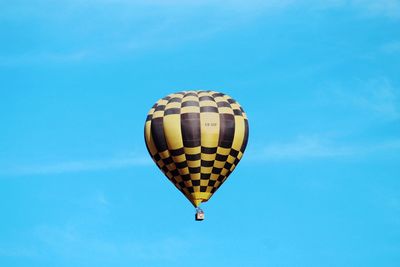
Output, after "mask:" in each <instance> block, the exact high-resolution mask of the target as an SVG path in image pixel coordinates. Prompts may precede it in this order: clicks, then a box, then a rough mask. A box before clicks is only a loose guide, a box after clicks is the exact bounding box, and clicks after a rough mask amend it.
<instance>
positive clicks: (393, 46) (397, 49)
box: [381, 41, 400, 54]
mask: <svg viewBox="0 0 400 267" xmlns="http://www.w3.org/2000/svg"><path fill="white" fill-rule="evenodd" d="M381 50H382V51H383V52H384V53H388V54H393V53H400V41H393V42H389V43H386V44H384V45H382V47H381Z"/></svg>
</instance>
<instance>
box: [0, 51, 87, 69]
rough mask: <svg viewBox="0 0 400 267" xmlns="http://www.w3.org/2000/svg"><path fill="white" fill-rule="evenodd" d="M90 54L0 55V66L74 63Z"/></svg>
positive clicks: (78, 52) (81, 52)
mask: <svg viewBox="0 0 400 267" xmlns="http://www.w3.org/2000/svg"><path fill="white" fill-rule="evenodd" d="M89 55H90V53H88V52H87V51H72V52H65V53H60V52H50V51H45V52H39V53H33V52H32V53H26V54H21V55H7V56H1V55H0V66H14V65H21V64H23V65H26V64H40V63H76V62H80V61H82V60H85V59H86V58H88V57H89Z"/></svg>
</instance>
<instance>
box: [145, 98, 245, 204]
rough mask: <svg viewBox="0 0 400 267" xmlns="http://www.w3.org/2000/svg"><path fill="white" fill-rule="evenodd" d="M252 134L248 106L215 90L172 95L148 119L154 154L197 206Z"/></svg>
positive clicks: (224, 175)
mask: <svg viewBox="0 0 400 267" xmlns="http://www.w3.org/2000/svg"><path fill="white" fill-rule="evenodd" d="M248 135H249V125H248V120H247V117H246V114H245V112H244V110H243V108H242V107H241V106H240V105H239V103H238V102H236V101H235V100H234V99H233V98H231V97H229V96H228V95H225V94H223V93H219V92H215V91H183V92H177V93H174V94H170V95H168V96H166V97H164V98H162V99H160V100H158V101H157V103H156V104H155V105H154V106H153V107H152V108H151V109H150V112H149V113H148V116H147V119H146V123H145V141H146V146H147V149H148V151H149V153H150V156H151V157H152V158H153V160H154V162H155V163H156V164H157V166H158V167H159V168H160V169H161V171H162V172H163V173H164V174H165V175H166V176H167V177H168V179H169V180H170V181H171V182H172V183H173V184H174V185H175V187H176V188H177V189H179V191H181V192H182V193H183V194H184V195H185V196H186V198H187V199H188V200H189V201H190V202H191V203H192V204H193V205H194V206H195V207H198V206H199V205H200V203H201V202H205V201H207V200H209V199H210V198H211V196H212V195H213V194H214V193H215V192H216V191H217V190H218V188H219V187H220V186H221V185H222V184H223V183H224V182H225V180H226V179H227V178H228V176H229V175H230V174H231V173H232V171H233V170H234V169H235V167H236V166H237V165H238V163H239V161H240V159H241V158H242V156H243V153H244V151H245V149H246V145H247V140H248Z"/></svg>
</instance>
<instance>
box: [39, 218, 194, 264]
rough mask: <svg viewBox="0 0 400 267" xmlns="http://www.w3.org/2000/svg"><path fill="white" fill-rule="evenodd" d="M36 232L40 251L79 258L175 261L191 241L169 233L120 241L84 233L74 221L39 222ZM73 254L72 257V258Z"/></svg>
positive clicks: (74, 258)
mask: <svg viewBox="0 0 400 267" xmlns="http://www.w3.org/2000/svg"><path fill="white" fill-rule="evenodd" d="M35 234H36V236H37V238H38V240H39V241H40V245H41V246H40V247H41V248H42V250H43V251H41V252H42V253H48V252H50V253H54V254H55V255H57V256H58V257H61V258H64V257H66V258H68V259H69V260H72V261H81V260H84V259H88V258H91V257H92V256H93V255H96V258H97V260H98V261H110V262H115V261H116V260H118V259H120V258H123V259H124V260H125V261H126V260H136V261H137V260H139V261H160V260H162V261H175V260H179V257H180V256H181V255H182V253H184V251H185V250H187V249H188V248H190V246H191V244H190V243H188V242H186V241H185V240H184V239H181V238H178V237H175V236H171V237H164V238H159V239H157V240H152V239H151V238H147V239H146V240H131V241H121V240H114V239H99V238H95V237H91V236H86V235H85V233H84V232H82V231H81V230H80V229H79V228H78V227H77V226H76V225H73V224H66V225H63V226H51V225H42V226H40V227H37V229H36V230H35ZM71 257H72V258H71Z"/></svg>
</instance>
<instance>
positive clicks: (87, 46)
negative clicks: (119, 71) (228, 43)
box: [0, 0, 400, 66]
mask: <svg viewBox="0 0 400 267" xmlns="http://www.w3.org/2000/svg"><path fill="white" fill-rule="evenodd" d="M291 8H296V9H304V10H313V9H314V12H320V10H321V9H324V10H330V9H355V10H358V11H359V13H360V12H361V13H366V14H371V15H380V16H385V17H395V18H397V17H400V1H398V0H382V1H371V0H329V1H322V2H321V1H315V0H311V1H303V0H300V1H294V0H281V1H278V0H267V1H262V0H253V1H244V0H228V1H212V0H206V1H184V0H165V1H162V0H153V1H144V0H134V1H128V0H117V1H114V0H84V1H77V0H63V1H57V2H54V1H49V0H39V1H35V2H34V3H33V2H31V1H22V2H18V4H14V3H12V2H10V3H8V4H6V5H4V6H2V10H0V18H3V19H6V20H8V21H19V22H18V23H20V22H21V21H23V22H24V23H30V22H31V21H34V22H35V24H38V23H39V25H43V28H44V29H46V30H45V31H43V32H41V33H40V34H38V33H37V32H36V30H34V29H33V28H32V29H30V28H29V27H27V28H26V30H25V32H27V33H28V32H29V30H32V31H33V32H32V33H31V34H34V35H35V36H36V35H38V36H39V39H38V40H37V42H36V45H39V46H40V48H41V51H36V50H31V48H29V47H27V48H26V51H24V52H21V53H20V54H16V55H7V56H1V54H0V65H3V66H13V65H24V64H35V65H36V64H41V63H57V64H64V63H76V62H81V61H83V60H85V61H87V60H89V61H90V60H98V59H104V58H107V59H109V58H113V57H120V56H128V55H129V56H135V55H140V54H141V53H143V52H144V51H149V50H151V51H153V50H155V49H166V48H168V47H171V46H180V45H184V44H187V43H188V42H193V41H197V40H206V39H208V38H212V37H214V36H218V34H219V33H221V32H224V31H229V30H232V29H236V28H238V26H241V25H246V24H249V23H251V22H253V21H255V19H257V18H259V17H262V16H269V15H270V14H276V13H278V12H282V14H284V12H285V11H286V10H288V9H291ZM60 10H62V12H60ZM356 12H357V11H356ZM89 13H90V16H88V14H89ZM200 22H201V23H200ZM44 25H46V26H44ZM49 25H51V27H50V26H49ZM189 25H190V26H189ZM47 39H51V40H53V41H52V42H47V41H43V40H47ZM41 42H43V43H42V44H41ZM60 47H61V48H62V49H64V50H65V51H70V52H57V51H58V50H59V48H60ZM19 51H21V50H19Z"/></svg>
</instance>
